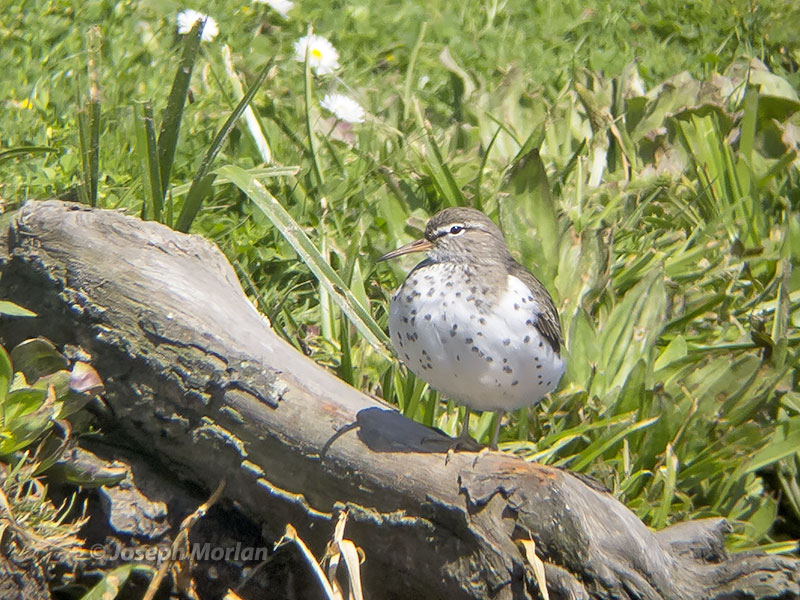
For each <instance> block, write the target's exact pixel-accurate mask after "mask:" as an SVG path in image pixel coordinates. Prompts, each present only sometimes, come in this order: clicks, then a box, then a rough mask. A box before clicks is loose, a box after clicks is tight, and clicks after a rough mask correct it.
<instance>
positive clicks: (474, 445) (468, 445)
mask: <svg viewBox="0 0 800 600" xmlns="http://www.w3.org/2000/svg"><path fill="white" fill-rule="evenodd" d="M471 414H472V411H471V410H470V409H469V407H466V406H465V407H464V420H463V421H462V422H461V432H460V433H459V434H458V437H457V438H455V439H454V440H453V443H451V444H450V448H448V450H447V456H446V457H445V459H444V464H447V463H449V462H450V458H451V457H452V456H453V453H454V452H456V451H457V450H464V451H466V452H478V451H479V450H481V448H482V446H481V445H480V444H479V443H478V442H476V441H475V440H473V439H472V438H471V437H470V435H469V416H470V415H471Z"/></svg>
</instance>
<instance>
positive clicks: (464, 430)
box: [458, 406, 472, 440]
mask: <svg viewBox="0 0 800 600" xmlns="http://www.w3.org/2000/svg"><path fill="white" fill-rule="evenodd" d="M471 412H472V411H471V410H470V408H469V406H465V407H464V420H463V421H461V432H460V433H459V434H458V439H460V440H463V439H470V437H469V415H470V414H471Z"/></svg>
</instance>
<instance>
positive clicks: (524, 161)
mask: <svg viewBox="0 0 800 600" xmlns="http://www.w3.org/2000/svg"><path fill="white" fill-rule="evenodd" d="M535 141H538V140H531V139H530V138H529V142H528V143H526V145H525V146H523V149H522V152H525V153H524V154H522V153H520V154H519V155H518V156H517V158H516V159H515V162H514V164H513V166H512V167H511V171H510V173H509V177H508V184H509V186H510V188H511V197H510V198H506V199H504V200H503V201H501V202H500V221H501V222H502V224H503V230H504V231H505V232H506V233H507V234H508V237H509V240H508V242H509V247H511V248H512V249H513V248H515V247H516V249H517V250H518V251H519V252H520V254H521V255H522V261H523V263H524V264H526V265H536V267H537V273H538V274H539V276H540V278H541V279H542V280H544V281H545V282H551V281H553V279H554V278H555V275H556V270H557V268H558V246H559V242H560V229H559V226H558V219H557V218H556V209H555V203H554V202H553V198H552V196H551V193H550V182H549V181H548V179H547V172H546V170H545V166H544V162H543V161H542V158H541V156H540V155H539V148H532V149H531V150H527V148H528V147H529V145H531V144H532V143H534V142H535ZM526 150H527V151H526Z"/></svg>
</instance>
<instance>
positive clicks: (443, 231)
mask: <svg viewBox="0 0 800 600" xmlns="http://www.w3.org/2000/svg"><path fill="white" fill-rule="evenodd" d="M453 227H462V228H464V229H466V228H467V227H466V225H465V224H464V223H450V224H449V225H445V226H444V227H440V228H439V229H437V230H436V232H435V236H436V237H437V238H438V237H442V236H443V235H446V234H448V233H450V230H451V229H452V228H453Z"/></svg>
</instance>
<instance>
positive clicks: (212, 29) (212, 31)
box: [178, 8, 219, 42]
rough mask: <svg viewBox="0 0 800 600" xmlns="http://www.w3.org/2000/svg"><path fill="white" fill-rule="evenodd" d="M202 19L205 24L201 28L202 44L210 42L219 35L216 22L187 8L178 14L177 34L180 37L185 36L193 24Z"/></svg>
mask: <svg viewBox="0 0 800 600" xmlns="http://www.w3.org/2000/svg"><path fill="white" fill-rule="evenodd" d="M202 19H205V20H206V24H205V27H203V36H202V38H201V39H202V40H203V41H204V42H210V41H212V40H213V39H214V38H215V37H217V34H218V33H219V27H217V22H216V21H215V20H214V19H213V18H212V17H209V16H208V15H204V14H203V13H201V12H198V11H196V10H193V9H191V8H187V9H186V10H184V11H181V12H179V13H178V33H179V34H181V35H186V34H187V33H189V32H190V31H191V30H192V27H194V24H195V23H197V21H201V20H202Z"/></svg>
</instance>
